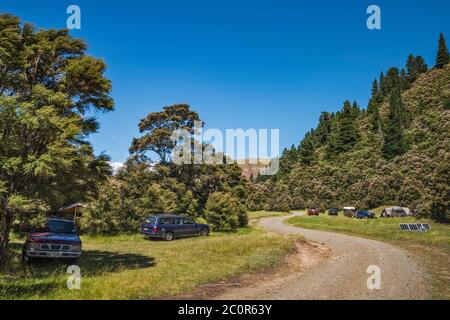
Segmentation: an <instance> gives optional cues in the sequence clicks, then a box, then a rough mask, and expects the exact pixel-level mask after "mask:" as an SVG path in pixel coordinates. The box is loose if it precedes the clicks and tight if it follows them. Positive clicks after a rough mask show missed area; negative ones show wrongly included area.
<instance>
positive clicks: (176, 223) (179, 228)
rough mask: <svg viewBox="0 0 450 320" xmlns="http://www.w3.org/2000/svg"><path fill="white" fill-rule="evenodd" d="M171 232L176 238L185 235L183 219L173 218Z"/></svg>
mask: <svg viewBox="0 0 450 320" xmlns="http://www.w3.org/2000/svg"><path fill="white" fill-rule="evenodd" d="M172 231H173V234H174V235H175V236H176V237H182V236H184V235H186V232H185V225H184V224H183V219H182V218H181V217H176V218H173V225H172Z"/></svg>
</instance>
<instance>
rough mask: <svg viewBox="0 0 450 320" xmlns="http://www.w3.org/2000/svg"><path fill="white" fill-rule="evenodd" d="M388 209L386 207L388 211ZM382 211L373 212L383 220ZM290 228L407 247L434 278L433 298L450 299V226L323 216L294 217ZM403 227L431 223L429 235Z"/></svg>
mask: <svg viewBox="0 0 450 320" xmlns="http://www.w3.org/2000/svg"><path fill="white" fill-rule="evenodd" d="M385 207H388V206H384V207H382V208H385ZM382 208H376V209H374V210H371V211H373V212H375V213H376V214H377V216H379V214H380V213H381V211H382ZM286 223H287V224H290V225H293V226H296V227H301V228H306V229H315V230H324V231H333V232H340V233H345V234H349V235H357V236H362V237H365V238H369V239H375V240H380V241H385V242H390V243H393V244H395V245H398V246H401V247H404V248H405V249H407V250H410V251H411V252H413V253H415V255H416V256H417V257H419V262H420V263H421V264H423V265H424V266H425V268H426V269H427V270H428V271H429V273H430V275H431V276H432V277H431V278H432V290H433V291H432V298H433V299H446V300H448V299H450V225H445V224H439V223H435V222H433V221H430V220H426V219H415V218H414V217H407V218H391V219H380V218H377V219H370V220H358V219H351V218H347V217H345V216H344V215H343V214H340V215H339V216H328V215H326V214H322V215H320V216H319V217H308V216H301V217H293V218H290V219H288V220H287V221H286ZM401 223H429V224H430V225H431V230H430V231H429V232H406V231H401V230H400V224H401Z"/></svg>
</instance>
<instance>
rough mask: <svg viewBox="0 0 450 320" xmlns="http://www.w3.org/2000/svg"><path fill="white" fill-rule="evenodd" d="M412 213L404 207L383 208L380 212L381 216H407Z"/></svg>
mask: <svg viewBox="0 0 450 320" xmlns="http://www.w3.org/2000/svg"><path fill="white" fill-rule="evenodd" d="M412 215H413V213H412V212H411V210H409V209H408V208H404V207H392V208H385V209H384V210H383V211H382V212H381V218H400V217H409V216H412Z"/></svg>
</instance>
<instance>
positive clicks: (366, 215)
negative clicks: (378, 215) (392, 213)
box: [355, 210, 375, 219]
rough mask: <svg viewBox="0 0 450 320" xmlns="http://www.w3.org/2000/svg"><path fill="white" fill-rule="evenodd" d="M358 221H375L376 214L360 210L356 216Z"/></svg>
mask: <svg viewBox="0 0 450 320" xmlns="http://www.w3.org/2000/svg"><path fill="white" fill-rule="evenodd" d="M355 218H356V219H374V218H375V213H373V212H370V211H367V210H359V211H358V212H357V213H356V216H355Z"/></svg>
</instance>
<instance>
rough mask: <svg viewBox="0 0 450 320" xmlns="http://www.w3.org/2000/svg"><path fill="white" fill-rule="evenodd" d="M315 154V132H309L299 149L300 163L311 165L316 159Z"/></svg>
mask: <svg viewBox="0 0 450 320" xmlns="http://www.w3.org/2000/svg"><path fill="white" fill-rule="evenodd" d="M314 152H315V136H314V132H308V133H307V134H306V136H305V138H304V139H303V141H302V142H301V143H300V148H299V159H300V162H301V163H303V164H306V165H308V164H311V163H312V162H313V161H315V159H316V157H315V154H314Z"/></svg>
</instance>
